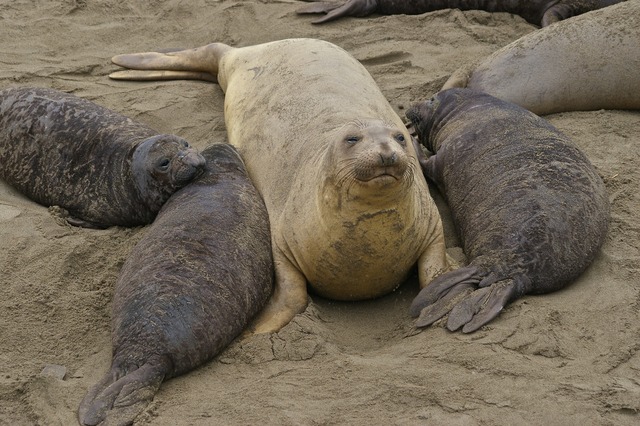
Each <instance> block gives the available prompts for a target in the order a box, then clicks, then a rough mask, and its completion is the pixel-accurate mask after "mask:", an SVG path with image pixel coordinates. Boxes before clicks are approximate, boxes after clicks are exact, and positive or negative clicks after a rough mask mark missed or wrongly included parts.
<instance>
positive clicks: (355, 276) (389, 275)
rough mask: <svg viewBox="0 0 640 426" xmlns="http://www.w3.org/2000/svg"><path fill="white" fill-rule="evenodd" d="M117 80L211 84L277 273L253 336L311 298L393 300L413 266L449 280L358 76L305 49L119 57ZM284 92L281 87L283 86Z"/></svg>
mask: <svg viewBox="0 0 640 426" xmlns="http://www.w3.org/2000/svg"><path fill="white" fill-rule="evenodd" d="M113 61H114V62H115V63H116V64H118V65H121V66H124V67H127V68H134V69H142V70H157V71H122V72H119V73H114V74H112V75H111V77H112V78H115V79H143V80H144V79H163V78H165V79H171V78H202V76H203V75H204V76H205V77H206V75H209V79H210V76H211V75H213V76H217V80H218V83H219V84H220V87H221V88H222V90H223V91H224V92H225V105H224V108H225V122H226V127H227V133H228V138H229V142H230V143H231V144H233V145H235V146H236V147H237V148H238V150H239V152H240V154H241V156H242V158H243V159H244V161H245V163H246V165H247V170H248V172H249V175H250V176H251V178H252V180H253V181H254V183H255V184H256V187H257V188H258V191H259V192H260V194H261V195H262V197H263V198H264V200H265V204H266V206H267V211H268V212H269V220H270V223H271V234H272V240H273V242H272V245H273V257H274V262H275V269H276V284H275V289H274V295H273V297H272V298H271V299H270V301H269V303H268V305H267V308H266V309H265V310H264V311H263V312H262V313H261V314H260V316H259V319H258V321H257V323H256V324H255V327H254V331H255V332H271V331H276V330H278V329H280V328H281V327H282V326H284V325H286V324H287V323H288V322H289V321H290V320H291V318H293V316H294V315H296V314H297V313H300V312H302V311H303V310H304V309H305V307H306V305H307V300H308V297H307V286H306V283H307V282H308V283H309V285H310V287H311V288H312V289H313V290H314V291H315V292H317V293H318V294H320V295H322V296H324V297H328V298H332V299H338V300H361V299H367V298H373V297H378V296H381V295H384V294H386V293H389V292H391V291H393V290H394V289H395V288H397V287H398V286H399V285H400V284H401V283H402V282H403V281H404V280H405V279H406V278H407V276H408V274H409V273H410V271H411V270H412V269H413V268H414V267H415V265H416V263H417V265H418V273H419V278H420V285H421V286H422V287H423V286H425V285H426V284H427V283H428V282H430V281H431V280H432V279H433V278H434V277H435V276H436V275H438V274H440V273H442V272H445V271H447V270H449V268H450V265H449V261H448V258H447V256H446V251H445V244H444V236H443V232H442V223H441V221H440V216H439V214H438V212H437V209H436V207H435V204H434V202H433V200H432V199H431V196H430V195H429V191H428V187H427V184H426V181H425V179H424V177H423V176H422V173H421V169H420V165H419V163H418V160H417V157H416V151H415V147H414V146H413V144H412V143H408V142H410V141H411V139H410V135H409V133H408V131H407V129H406V128H405V126H404V124H403V122H402V120H401V119H400V117H398V115H397V114H396V113H395V112H394V111H393V109H392V108H391V106H390V105H389V103H388V102H387V100H386V99H385V97H384V95H383V94H382V93H381V92H380V89H379V88H378V86H377V85H376V83H375V82H374V81H373V79H372V77H371V76H370V75H369V73H368V72H367V71H366V69H365V68H364V67H363V66H362V65H361V64H360V63H359V62H358V61H357V60H356V59H355V58H353V57H352V56H351V55H349V54H348V53H347V52H345V51H344V50H343V49H341V48H339V47H338V46H335V45H333V44H331V43H328V42H325V41H321V40H313V39H289V40H281V41H276V42H271V43H266V44H260V45H256V46H249V47H243V48H232V47H229V46H227V45H224V44H221V43H214V44H210V45H208V46H204V47H199V48H196V49H191V50H184V51H179V52H171V53H154V52H149V53H140V54H132V55H119V56H116V57H114V58H113ZM285 82H286V83H285Z"/></svg>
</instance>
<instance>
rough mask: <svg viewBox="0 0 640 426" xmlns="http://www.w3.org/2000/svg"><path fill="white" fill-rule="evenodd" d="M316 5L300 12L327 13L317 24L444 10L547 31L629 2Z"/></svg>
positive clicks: (363, 1) (437, 0)
mask: <svg viewBox="0 0 640 426" xmlns="http://www.w3.org/2000/svg"><path fill="white" fill-rule="evenodd" d="M305 1H314V2H316V3H315V4H312V5H309V6H304V7H302V8H300V9H298V10H297V13H299V14H306V13H326V16H324V17H323V18H320V19H317V20H315V21H312V23H314V24H321V23H323V22H329V21H333V20H334V19H338V18H341V17H343V16H360V17H362V16H369V15H372V14H374V13H378V14H380V15H397V14H405V15H419V14H421V13H426V12H433V11H434V10H440V9H460V10H475V9H477V10H486V11H487V12H508V13H513V14H515V15H520V16H521V17H523V18H524V19H525V20H526V21H527V22H529V23H531V24H534V25H540V26H543V27H546V26H547V25H550V24H553V23H554V22H558V21H561V20H563V19H567V18H570V17H572V16H576V15H580V14H582V13H585V12H588V11H590V10H595V9H600V8H603V7H606V6H611V5H612V4H616V3H620V2H622V1H626V0H555V1H554V0H477V1H468V0H347V1H333V2H326V1H320V0H305Z"/></svg>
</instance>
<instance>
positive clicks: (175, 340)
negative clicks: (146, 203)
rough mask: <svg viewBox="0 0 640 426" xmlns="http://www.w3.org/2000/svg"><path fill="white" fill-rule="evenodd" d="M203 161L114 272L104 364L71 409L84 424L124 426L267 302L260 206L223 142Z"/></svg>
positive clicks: (267, 252)
mask: <svg viewBox="0 0 640 426" xmlns="http://www.w3.org/2000/svg"><path fill="white" fill-rule="evenodd" d="M202 154H203V155H204V157H205V158H206V160H207V168H206V172H205V174H204V175H202V176H201V177H199V178H198V179H196V180H195V181H193V182H192V183H190V184H189V185H187V186H186V187H184V188H182V189H180V190H178V191H177V192H176V193H175V194H173V195H172V196H171V198H169V200H168V201H167V202H166V204H165V205H164V207H163V208H162V210H161V211H160V213H158V217H157V218H156V220H155V221H154V222H153V224H151V225H150V226H149V229H148V230H147V231H146V233H145V235H144V237H143V238H142V239H141V240H140V241H139V242H138V244H137V245H136V246H135V247H134V248H133V250H132V252H131V254H130V255H129V257H128V258H127V260H126V262H125V264H124V266H123V267H122V271H121V272H120V276H119V277H118V281H117V283H116V287H115V294H114V299H113V317H112V343H113V361H112V364H111V369H110V370H109V372H107V374H106V375H105V376H104V377H103V378H102V380H101V381H100V382H99V383H98V384H96V385H95V386H94V387H93V388H91V389H90V390H89V392H88V393H87V395H86V396H85V398H84V399H83V401H82V403H81V404H80V408H79V410H78V413H79V419H80V423H82V424H84V425H95V424H98V423H100V422H102V421H104V420H107V422H108V423H109V424H130V423H131V422H132V421H133V419H134V418H135V417H136V416H137V415H138V414H139V413H140V412H141V411H142V410H143V409H144V408H145V407H146V406H147V404H148V403H149V402H151V400H152V399H153V396H154V395H155V393H156V392H157V390H158V388H159V386H160V384H161V383H162V381H163V380H167V379H169V378H171V377H174V376H177V375H179V374H183V373H186V372H188V371H190V370H192V369H194V368H196V367H198V366H200V365H202V364H203V363H205V362H206V361H208V360H210V359H211V358H213V357H214V356H215V355H216V354H217V353H219V352H220V351H221V350H222V349H223V348H225V347H226V346H227V345H228V344H229V343H230V342H231V341H232V340H233V339H234V338H235V337H236V336H238V335H239V334H240V333H241V332H242V330H243V329H244V328H245V326H246V325H247V323H248V321H249V320H250V319H251V318H252V317H253V316H254V315H255V314H256V313H257V312H258V311H259V310H260V309H261V308H262V307H263V305H264V304H265V302H266V301H267V299H268V297H269V294H270V292H271V288H272V284H273V260H272V258H271V240H270V235H269V219H268V217H267V212H266V208H265V206H264V203H263V201H262V199H261V198H260V196H259V195H258V193H257V191H256V189H255V187H254V186H253V184H252V183H251V181H250V180H249V178H248V176H247V172H246V170H245V167H244V164H243V162H242V160H241V159H240V157H239V156H238V154H237V152H236V150H235V149H234V148H233V147H232V146H231V145H227V144H218V145H212V146H211V147H209V148H207V149H206V150H204V151H203V153H202Z"/></svg>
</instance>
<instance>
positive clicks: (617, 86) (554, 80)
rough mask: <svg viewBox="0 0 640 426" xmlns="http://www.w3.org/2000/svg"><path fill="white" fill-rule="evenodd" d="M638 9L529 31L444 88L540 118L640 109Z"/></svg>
mask: <svg viewBox="0 0 640 426" xmlns="http://www.w3.org/2000/svg"><path fill="white" fill-rule="evenodd" d="M638 69H640V2H638V1H628V2H624V3H620V4H617V5H614V6H611V7H607V8H604V9H602V10H596V11H594V12H590V13H588V14H586V15H582V16H577V17H575V18H572V19H569V20H567V21H564V22H561V23H559V24H558V25H551V26H549V27H547V28H542V29H540V30H538V31H534V32H532V33H530V34H527V35H525V36H524V37H522V38H520V39H518V40H516V41H514V42H513V43H511V44H509V45H507V46H505V47H503V48H502V49H500V50H497V51H496V52H494V53H493V54H492V55H490V56H489V57H487V58H486V59H483V60H482V61H480V62H479V63H472V64H468V65H466V66H464V67H462V68H460V69H459V70H457V71H455V72H454V73H453V75H452V76H451V77H450V78H449V80H448V81H447V82H446V83H445V84H444V86H443V87H442V88H443V89H449V88H452V87H467V88H469V89H474V90H479V91H482V92H486V93H489V94H490V95H493V96H495V97H497V98H500V99H502V100H505V101H509V102H513V103H515V104H517V105H520V106H521V107H524V108H526V109H528V110H529V111H532V112H534V113H536V114H538V115H546V114H552V113H556V112H563V111H588V110H598V109H634V110H635V109H640V96H638V93H640V73H639V72H638Z"/></svg>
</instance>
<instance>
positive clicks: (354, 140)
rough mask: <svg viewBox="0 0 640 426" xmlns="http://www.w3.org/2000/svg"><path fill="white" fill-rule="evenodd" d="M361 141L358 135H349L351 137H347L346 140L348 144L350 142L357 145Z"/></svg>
mask: <svg viewBox="0 0 640 426" xmlns="http://www.w3.org/2000/svg"><path fill="white" fill-rule="evenodd" d="M359 141H360V138H359V137H357V136H349V137H348V138H347V139H346V142H347V144H349V145H355V144H357V143H358V142H359Z"/></svg>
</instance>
